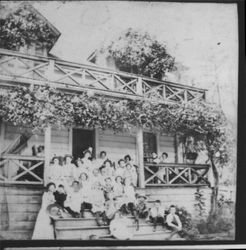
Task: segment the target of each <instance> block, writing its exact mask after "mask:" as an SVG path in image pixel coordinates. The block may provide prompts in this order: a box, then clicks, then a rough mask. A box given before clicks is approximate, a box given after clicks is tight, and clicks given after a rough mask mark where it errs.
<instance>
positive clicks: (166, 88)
mask: <svg viewBox="0 0 246 250" xmlns="http://www.w3.org/2000/svg"><path fill="white" fill-rule="evenodd" d="M0 81H1V82H0V85H4V84H9V83H11V84H16V83H19V84H20V83H21V84H31V83H32V84H33V83H34V84H40V85H42V84H46V83H48V84H50V85H51V86H53V87H57V88H61V89H68V90H74V91H79V90H80V91H81V90H82V89H87V90H88V89H93V90H94V91H95V92H96V93H103V94H105V95H110V96H116V97H122V98H136V97H140V98H142V97H143V96H146V97H148V96H150V95H152V94H154V95H155V96H159V97H160V98H161V99H162V100H163V101H166V102H178V103H179V102H183V101H185V102H189V101H196V100H200V99H205V90H204V89H200V88H195V87H190V86H185V85H182V84H176V83H171V82H167V81H158V80H155V79H153V78H149V77H144V76H140V75H135V74H130V73H125V72H119V71H113V70H109V69H105V68H101V67H97V66H90V65H86V64H78V63H72V62H68V61H63V60H60V59H55V58H49V57H41V56H31V55H26V54H22V53H19V52H14V51H9V50H4V49H0Z"/></svg>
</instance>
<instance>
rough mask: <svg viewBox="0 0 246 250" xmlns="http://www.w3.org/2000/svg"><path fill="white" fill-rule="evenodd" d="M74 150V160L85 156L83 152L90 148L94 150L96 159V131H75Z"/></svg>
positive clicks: (77, 129) (75, 129) (76, 129)
mask: <svg viewBox="0 0 246 250" xmlns="http://www.w3.org/2000/svg"><path fill="white" fill-rule="evenodd" d="M72 145H73V148H72V154H73V157H74V159H77V158H78V157H80V158H81V157H82V156H83V151H84V150H86V149H88V148H89V147H92V148H93V154H92V157H95V155H94V154H95V131H94V130H87V129H79V128H74V129H73V143H72Z"/></svg>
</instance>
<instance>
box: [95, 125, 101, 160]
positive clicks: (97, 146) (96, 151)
mask: <svg viewBox="0 0 246 250" xmlns="http://www.w3.org/2000/svg"><path fill="white" fill-rule="evenodd" d="M94 135H95V141H94V145H95V148H94V151H95V157H96V158H97V157H98V154H99V151H100V147H99V128H95V134H94Z"/></svg>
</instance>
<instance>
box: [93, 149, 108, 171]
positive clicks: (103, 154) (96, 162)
mask: <svg viewBox="0 0 246 250" xmlns="http://www.w3.org/2000/svg"><path fill="white" fill-rule="evenodd" d="M106 160H107V153H106V151H101V152H100V154H99V158H98V159H96V160H94V161H93V165H94V167H95V168H100V167H101V166H102V165H103V164H104V162H105V161H106Z"/></svg>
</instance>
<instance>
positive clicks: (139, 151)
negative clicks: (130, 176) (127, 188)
mask: <svg viewBox="0 0 246 250" xmlns="http://www.w3.org/2000/svg"><path fill="white" fill-rule="evenodd" d="M137 155H138V167H139V176H138V178H139V187H140V188H144V187H145V179H144V147H143V129H142V128H141V127H138V128H137Z"/></svg>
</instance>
